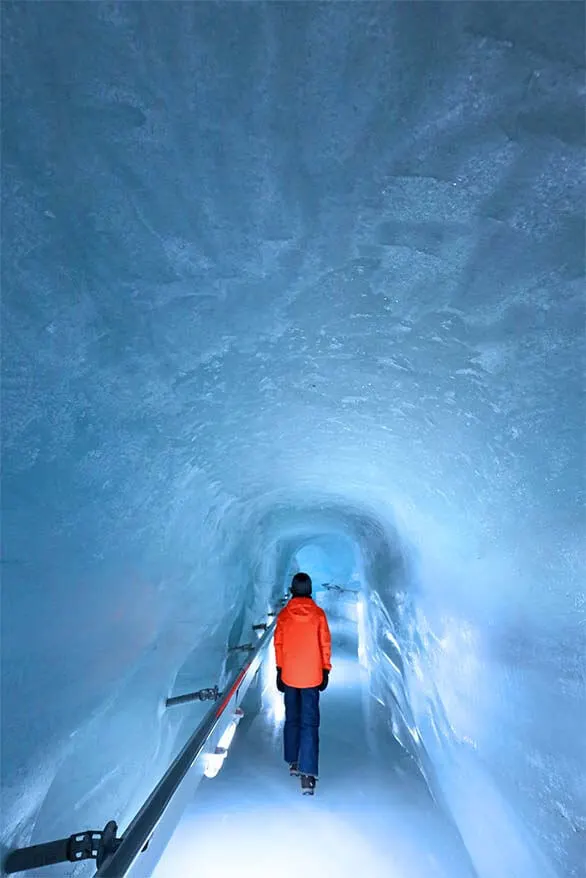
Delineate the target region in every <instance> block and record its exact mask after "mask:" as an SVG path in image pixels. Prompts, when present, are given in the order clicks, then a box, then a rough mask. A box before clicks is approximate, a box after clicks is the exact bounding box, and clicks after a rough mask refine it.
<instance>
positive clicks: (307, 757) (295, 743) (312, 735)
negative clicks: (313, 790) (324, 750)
mask: <svg viewBox="0 0 586 878" xmlns="http://www.w3.org/2000/svg"><path fill="white" fill-rule="evenodd" d="M284 744H285V762H288V763H289V764H291V763H292V762H296V763H297V765H298V767H299V771H300V772H301V774H311V775H313V777H317V776H318V760H319V689H318V687H317V686H313V687H312V688H311V689H295V688H294V687H293V686H287V685H286V684H285V729H284Z"/></svg>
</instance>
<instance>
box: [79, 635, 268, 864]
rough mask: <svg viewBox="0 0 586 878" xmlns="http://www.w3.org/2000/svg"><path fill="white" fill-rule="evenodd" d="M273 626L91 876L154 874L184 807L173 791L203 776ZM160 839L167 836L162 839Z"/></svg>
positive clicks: (248, 682) (251, 676)
mask: <svg viewBox="0 0 586 878" xmlns="http://www.w3.org/2000/svg"><path fill="white" fill-rule="evenodd" d="M275 625H276V620H273V621H272V622H271V623H270V625H269V627H268V628H267V630H266V631H265V633H264V634H263V636H262V637H261V639H260V640H259V641H258V643H257V644H256V646H255V647H254V651H253V652H252V651H251V652H250V654H249V656H248V657H247V660H246V662H245V664H244V665H243V666H242V667H241V668H240V670H238V671H236V672H235V673H234V675H233V676H232V678H231V680H230V682H229V684H228V686H227V688H226V690H225V693H224V694H223V695H222V696H221V699H220V703H219V704H214V705H213V706H212V707H211V708H210V710H209V711H208V713H207V714H206V716H205V717H204V719H203V720H202V722H201V723H200V725H199V726H198V728H197V729H196V731H195V732H194V733H193V735H192V736H191V738H190V739H189V741H188V742H187V744H186V745H185V746H184V748H183V750H182V751H181V752H180V753H179V755H178V756H177V757H176V758H175V760H174V761H173V762H172V764H171V765H170V766H169V768H168V769H167V771H166V772H165V774H164V775H163V777H162V778H161V780H160V781H159V783H158V784H157V785H156V787H155V788H154V790H153V791H152V793H151V794H150V796H149V797H148V799H147V800H146V802H145V803H144V805H143V806H142V808H141V809H140V810H139V811H138V813H137V814H136V816H135V817H134V819H133V820H132V822H131V823H130V824H129V826H128V828H127V830H126V831H125V832H124V834H123V835H122V838H121V839H120V840H119V842H118V846H117V848H116V850H115V852H114V853H113V854H112V855H111V856H110V857H109V858H108V859H107V860H106V861H105V862H104V863H103V865H102V866H101V867H100V868H99V869H98V871H97V872H96V874H95V876H94V878H126V876H130V875H131V874H132V876H133V878H138V876H139V875H151V874H152V868H153V866H154V863H153V855H154V856H156V860H155V862H157V861H158V859H159V858H160V856H161V854H162V852H163V850H164V849H165V847H166V845H167V843H168V840H169V839H170V837H171V835H172V833H173V831H174V830H175V827H176V825H177V823H178V822H179V819H180V818H181V814H182V812H183V807H181V809H179V807H178V804H179V803H178V802H176V801H175V800H176V799H178V798H179V797H178V796H177V793H178V792H179V791H180V789H181V788H182V787H184V788H185V787H186V784H185V781H186V779H187V777H188V775H189V774H190V773H191V772H192V769H195V768H196V767H197V769H198V770H197V772H196V774H199V777H201V775H203V765H202V764H201V763H203V760H202V759H201V758H200V757H202V756H203V755H204V754H205V753H206V752H209V747H208V745H212V742H215V741H216V740H217V739H219V737H220V734H221V732H223V730H224V728H225V727H226V725H227V721H228V722H229V721H230V715H228V718H227V717H226V711H227V708H228V707H229V706H230V705H232V706H233V707H234V708H236V707H238V704H239V702H240V701H241V700H242V698H243V697H244V695H245V693H246V690H247V689H248V687H249V686H250V683H251V682H252V679H253V678H254V675H255V674H256V672H257V670H258V668H259V666H260V663H261V659H262V654H263V652H264V651H265V650H266V648H267V647H268V646H269V644H270V642H271V639H272V637H273V630H274V627H275ZM213 746H215V743H214V744H213ZM198 763H199V765H198ZM183 792H185V793H187V795H189V796H190V795H191V794H192V792H193V788H190V789H184V790H183ZM186 803H187V802H186ZM186 803H185V804H186ZM164 825H166V827H167V831H166V832H165V833H164V832H163V827H164ZM171 827H172V828H171ZM163 836H166V837H165V838H163ZM147 850H148V851H149V856H148V857H147V856H145V858H144V859H145V860H148V861H149V863H150V866H149V867H148V868H149V871H142V869H141V866H142V863H141V854H144V853H145V852H146V851H147ZM146 865H147V864H146V862H145V863H144V866H145V867H146ZM135 867H136V868H135Z"/></svg>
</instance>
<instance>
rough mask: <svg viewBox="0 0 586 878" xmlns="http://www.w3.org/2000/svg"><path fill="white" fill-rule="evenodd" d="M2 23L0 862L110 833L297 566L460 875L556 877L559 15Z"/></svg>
mask: <svg viewBox="0 0 586 878" xmlns="http://www.w3.org/2000/svg"><path fill="white" fill-rule="evenodd" d="M1 15H2V65H3V91H2V120H1V121H2V141H3V147H2V150H3V152H2V236H3V241H2V256H3V258H2V301H1V307H2V327H1V328H2V356H3V363H2V368H3V374H2V455H3V458H2V638H1V650H2V654H1V659H2V693H1V694H2V718H1V733H2V740H1V752H2V766H1V771H2V778H1V779H2V806H3V807H2V818H1V821H2V822H1V840H2V843H3V844H4V845H5V846H13V845H19V844H21V845H22V844H27V843H29V842H32V843H36V842H39V841H43V840H50V839H52V838H59V837H63V836H67V835H69V834H70V833H71V832H74V831H78V830H81V829H83V828H86V827H88V828H89V827H91V828H98V827H102V826H103V825H104V824H105V823H106V822H107V821H108V820H110V819H116V820H117V821H118V823H119V825H120V826H121V828H124V827H125V826H126V825H127V824H128V822H129V821H130V819H131V818H132V816H133V815H134V813H135V812H136V811H137V809H138V808H139V807H140V805H141V804H142V802H143V801H144V799H145V798H146V796H147V795H148V793H149V792H150V790H151V789H152V787H153V785H154V784H155V782H156V781H157V780H158V779H159V778H160V776H161V775H162V774H163V772H164V771H165V769H166V768H167V766H168V764H169V762H170V760H171V759H172V758H173V756H174V754H176V753H177V751H178V749H179V747H180V746H181V745H182V743H183V742H184V741H185V740H186V739H187V736H188V735H189V734H190V733H191V731H193V729H194V728H195V726H197V723H198V722H199V720H200V719H201V716H202V711H203V709H204V706H202V705H197V704H193V705H191V706H186V707H184V708H182V709H181V710H180V711H177V710H175V711H166V710H165V707H164V702H165V698H166V697H167V696H168V695H169V694H171V693H173V694H176V693H179V692H183V691H188V690H189V689H197V688H200V687H202V686H209V685H213V684H214V683H218V684H219V685H221V684H222V681H223V680H225V678H226V674H227V672H228V667H229V663H228V655H230V653H228V649H229V648H230V647H231V646H234V645H237V644H238V643H241V642H243V641H244V642H246V640H248V639H250V636H251V627H250V626H251V625H252V624H254V623H256V622H258V621H260V620H261V619H263V618H265V614H266V612H267V611H268V610H269V609H271V608H272V607H273V606H274V604H275V600H276V599H277V598H278V597H280V596H281V595H282V593H283V588H284V585H285V583H286V582H287V578H288V577H289V576H290V574H291V573H292V572H294V571H295V570H297V569H299V568H300V566H301V564H303V565H306V564H307V565H308V566H309V568H310V570H311V572H312V573H313V575H314V577H315V579H316V584H317V585H318V586H321V585H322V584H323V583H326V582H327V583H328V584H330V585H332V584H333V585H339V586H341V587H347V588H350V589H352V590H355V589H356V588H357V585H358V584H359V586H360V589H361V590H362V594H363V596H364V606H363V610H362V611H361V612H362V618H361V619H360V620H358V622H357V624H359V626H360V630H361V631H362V634H361V637H360V666H361V668H362V671H361V673H362V674H363V676H365V681H364V684H363V689H364V691H365V692H367V693H369V695H368V697H369V698H370V699H371V701H372V703H373V705H375V704H376V705H378V708H380V710H381V711H382V713H383V721H382V725H383V726H384V727H385V728H387V727H388V729H389V731H390V733H391V735H392V736H394V739H395V740H396V741H398V742H400V750H399V751H397V750H396V749H393V750H391V752H392V753H397V752H399V753H403V752H405V753H408V754H409V758H410V759H411V760H413V762H414V763H415V764H416V765H417V771H418V776H419V775H422V776H424V777H425V779H426V784H427V786H428V789H429V790H430V791H431V792H432V794H433V798H434V801H435V802H436V805H437V808H438V809H439V812H441V814H443V815H444V816H446V819H449V820H450V821H451V822H452V823H453V824H454V825H455V826H456V828H457V832H458V834H459V836H460V838H461V839H462V843H463V845H464V847H465V848H466V850H467V852H468V855H469V857H470V859H471V860H472V862H473V864H474V868H475V870H476V872H477V874H478V875H479V876H480V878H503V875H507V876H509V875H514V876H515V878H536V876H540V878H541V876H544V878H549V876H555V878H582V875H583V873H584V862H585V861H586V852H585V838H586V823H585V817H584V815H585V814H586V801H585V797H586V777H585V771H586V750H585V748H586V738H585V736H584V735H583V734H582V728H583V727H584V725H585V723H584V720H585V718H586V702H585V687H584V674H585V655H586V617H585V607H586V601H585V595H584V569H585V568H586V564H585V560H586V559H585V552H584V549H585V542H586V541H585V533H584V496H585V490H584V488H585V479H586V473H585V469H584V424H585V422H586V418H585V414H586V412H585V405H584V362H585V360H584V279H583V278H584V210H583V206H584V176H583V169H584V116H583V81H584V80H583V74H584V70H583V64H584V8H583V5H582V4H579V3H572V2H569V3H550V2H540V3H518V4H515V3H492V2H487V3H484V2H478V3H457V4H456V3H447V2H446V3H441V2H440V3H426V4H411V3H393V2H389V3H380V4H372V3H361V2H357V3H345V4H340V3H336V4H329V3H291V4H286V3H275V4H272V3H269V4H261V3H255V2H250V3H240V4H216V3H206V4H202V3H193V4H161V3H159V4H157V3H152V4H135V3H108V4H106V3H102V2H97V3H73V4H72V3H7V4H3V5H2V8H1ZM323 593H324V595H330V597H332V599H333V598H334V597H336V596H339V594H340V593H339V592H335V591H327V590H325V589H324V590H323ZM340 683H341V681H340V680H338V681H337V682H336V683H335V685H334V682H333V683H332V686H333V688H332V693H331V695H332V700H331V701H330V702H329V704H330V708H333V707H334V703H335V697H338V696H335V693H336V686H338V685H340ZM339 691H340V692H342V691H343V689H340V690H339ZM340 697H341V696H340ZM349 697H350V693H349ZM327 704H328V702H326V701H324V705H325V706H324V710H325V707H327ZM373 709H374V708H373ZM327 714H328V711H326V710H325V713H324V721H325V722H327ZM330 716H335V712H334V713H331V714H330ZM258 717H259V718H258V720H257V722H258V723H260V724H261V725H262V724H263V723H264V722H265V721H266V713H265V712H263V711H261V712H260V713H259V714H258ZM263 717H264V718H263ZM251 722H252V720H251ZM247 740H249V739H248V738H247V737H246V736H245V735H244V734H243V735H242V740H240V739H239V741H237V742H235V745H236V746H239V747H242V748H244V747H245V746H246V741H247ZM373 746H374V744H373ZM389 746H392V745H389ZM236 755H237V751H236V750H235V757H236ZM270 755H271V754H270V753H269V752H268V751H267V753H266V756H267V766H269V765H271V764H272V763H271V759H270V758H269V757H270ZM365 758H366V757H365ZM397 758H399V757H398V756H397ZM391 761H392V760H391ZM234 762H236V759H235V761H234ZM226 768H228V766H226ZM232 768H233V769H234V770H236V768H235V764H234V765H233V766H232ZM232 768H231V769H230V770H232ZM269 770H272V769H270V768H269V767H267V771H269ZM389 771H393V769H392V766H391V768H389ZM330 776H331V779H332V784H333V783H334V776H335V772H334V771H333V772H332V774H331V775H330ZM218 782H219V784H224V783H226V784H228V783H229V782H230V774H229V773H228V771H226V775H225V777H222V778H218ZM336 782H338V783H339V784H341V785H343V778H342V777H340V778H338V780H337V781H336ZM391 786H392V784H391ZM210 789H211V787H210ZM280 789H281V788H280V787H279V790H280ZM321 789H322V790H323V793H322V792H321V791H320V796H323V799H322V798H319V800H316V807H318V808H321V807H322V805H321V803H322V801H323V802H324V804H325V801H326V797H327V796H328V795H330V793H329V792H328V790H332V789H333V786H331V787H328V784H326V783H325V782H324V785H323V787H322V788H321ZM283 794H284V793H283ZM210 795H211V793H210ZM421 801H422V812H423V813H425V807H424V806H423V799H422V800H421ZM195 806H196V805H195V804H194V807H195ZM222 807H224V806H223V805H222ZM423 813H422V815H421V819H422V820H423ZM434 813H435V812H434ZM430 819H433V820H436V819H438V820H439V817H437V815H436V817H433V818H430ZM413 820H414V823H413V826H414V827H415V826H417V825H419V826H420V825H421V824H420V823H418V818H417V815H414V817H413ZM413 868H415V865H414V867H413ZM88 869H89V870H90V871H89V872H88ZM84 870H85V871H84ZM71 872H72V867H67V866H66V867H56V868H55V869H50V870H47V871H46V872H45V874H47V875H48V876H55V878H63V876H65V875H69V874H70V873H71ZM75 873H76V878H77V875H78V874H79V875H85V874H86V873H87V874H90V873H91V868H90V867H88V868H87V869H86V868H85V867H75Z"/></svg>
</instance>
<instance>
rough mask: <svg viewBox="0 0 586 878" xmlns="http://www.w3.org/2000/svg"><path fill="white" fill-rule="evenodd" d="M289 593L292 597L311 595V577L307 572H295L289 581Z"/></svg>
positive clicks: (307, 596) (308, 596)
mask: <svg viewBox="0 0 586 878" xmlns="http://www.w3.org/2000/svg"><path fill="white" fill-rule="evenodd" d="M291 594H292V595H293V597H294V598H310V597H311V577H310V576H308V575H307V573H296V574H295V576H294V577H293V580H292V582H291Z"/></svg>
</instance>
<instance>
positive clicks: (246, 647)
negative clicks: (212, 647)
mask: <svg viewBox="0 0 586 878" xmlns="http://www.w3.org/2000/svg"><path fill="white" fill-rule="evenodd" d="M254 649H256V646H255V645H254V643H241V644H240V646H231V647H230V648H229V650H228V652H239V651H240V650H242V651H243V652H252V651H253V650H254Z"/></svg>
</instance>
